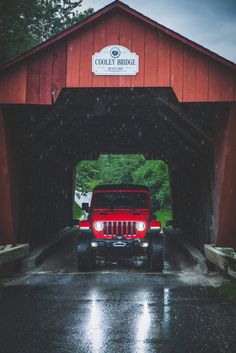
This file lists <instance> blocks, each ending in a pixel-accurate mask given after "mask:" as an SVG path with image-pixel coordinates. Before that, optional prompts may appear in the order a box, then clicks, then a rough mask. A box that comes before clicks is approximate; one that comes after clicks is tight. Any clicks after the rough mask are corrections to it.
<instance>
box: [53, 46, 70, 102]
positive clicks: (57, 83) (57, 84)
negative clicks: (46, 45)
mask: <svg viewBox="0 0 236 353" xmlns="http://www.w3.org/2000/svg"><path fill="white" fill-rule="evenodd" d="M66 60H67V43H61V44H60V45H57V46H56V47H55V48H54V50H53V71H52V94H53V99H54V101H55V100H56V99H57V97H58V95H59V93H60V92H61V89H62V88H64V87H65V86H66Z"/></svg>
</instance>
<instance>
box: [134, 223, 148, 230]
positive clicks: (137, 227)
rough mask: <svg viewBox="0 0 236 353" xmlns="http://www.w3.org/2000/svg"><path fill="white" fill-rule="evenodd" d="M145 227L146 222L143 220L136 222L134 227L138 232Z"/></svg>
mask: <svg viewBox="0 0 236 353" xmlns="http://www.w3.org/2000/svg"><path fill="white" fill-rule="evenodd" d="M145 228H146V224H145V223H144V222H137V223H136V229H137V230H138V231H140V232H142V231H143V230H144V229H145Z"/></svg>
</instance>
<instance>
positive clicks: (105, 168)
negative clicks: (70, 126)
mask: <svg viewBox="0 0 236 353" xmlns="http://www.w3.org/2000/svg"><path fill="white" fill-rule="evenodd" d="M104 184H105V185H106V184H124V185H125V184H136V185H145V186H147V187H149V189H150V191H151V198H152V202H155V201H159V203H160V210H158V212H157V215H156V216H157V219H158V220H160V221H161V224H162V226H163V227H164V226H165V224H166V220H172V199H171V190H170V179H169V169H168V165H167V163H166V162H165V161H162V160H146V159H145V157H144V155H143V154H101V155H100V156H99V158H98V159H97V160H93V161H91V160H86V161H80V162H79V163H78V164H77V165H76V168H75V182H74V185H75V196H74V207H73V219H74V221H75V222H76V221H77V220H78V219H80V218H81V217H82V218H84V217H86V214H85V213H84V212H83V211H82V203H83V202H87V203H89V204H90V201H91V194H92V191H93V189H94V188H95V187H96V186H98V185H104Z"/></svg>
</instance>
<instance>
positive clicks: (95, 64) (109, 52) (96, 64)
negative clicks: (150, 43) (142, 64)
mask: <svg viewBox="0 0 236 353" xmlns="http://www.w3.org/2000/svg"><path fill="white" fill-rule="evenodd" d="M92 71H93V73H94V74H95V75H104V76H107V75H108V76H134V75H136V74H137V73H138V72H139V56H138V55H137V54H136V53H131V51H130V50H129V49H128V48H125V47H123V46H121V45H109V46H108V47H105V48H103V49H102V50H101V51H100V52H99V53H95V54H94V55H93V57H92Z"/></svg>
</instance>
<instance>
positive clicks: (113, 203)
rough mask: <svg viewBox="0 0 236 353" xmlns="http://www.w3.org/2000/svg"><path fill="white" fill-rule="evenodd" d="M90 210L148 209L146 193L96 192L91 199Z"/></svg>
mask: <svg viewBox="0 0 236 353" xmlns="http://www.w3.org/2000/svg"><path fill="white" fill-rule="evenodd" d="M91 207H92V208H102V209H106V208H108V209H113V208H115V209H121V208H132V209H136V208H148V197H147V193H146V192H122V191H121V192H96V193H94V195H93V199H92V204H91Z"/></svg>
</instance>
